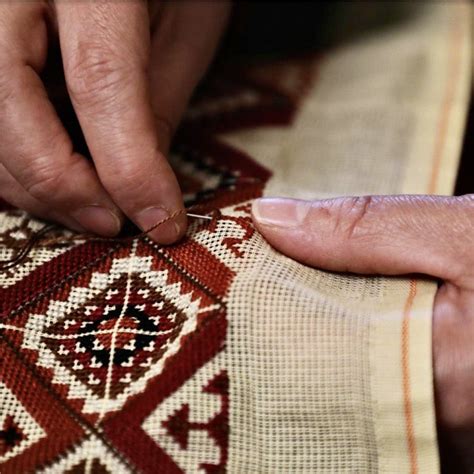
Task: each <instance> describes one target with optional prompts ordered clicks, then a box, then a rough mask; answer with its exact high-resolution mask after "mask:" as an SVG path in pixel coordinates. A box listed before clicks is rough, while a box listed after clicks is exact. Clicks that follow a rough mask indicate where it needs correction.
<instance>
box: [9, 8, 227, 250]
mask: <svg viewBox="0 0 474 474" xmlns="http://www.w3.org/2000/svg"><path fill="white" fill-rule="evenodd" d="M229 11H230V4H229V3H228V2H224V1H222V2H193V1H189V2H187V1H180V2H158V1H155V2H149V5H148V8H147V2H143V1H132V0H130V1H117V2H116V1H113V2H112V1H111V2H94V1H74V2H68V1H64V0H58V1H55V2H52V1H50V2H45V1H31V2H16V1H12V2H2V3H0V104H1V107H0V130H1V139H0V196H1V197H2V198H3V199H5V200H6V201H8V202H9V203H11V204H12V205H14V206H16V207H19V208H22V209H25V210H26V211H28V212H30V213H32V214H35V215H37V216H39V217H42V218H46V219H48V220H54V221H58V222H61V223H62V224H65V225H66V226H68V227H70V228H73V229H76V230H79V231H83V230H87V231H92V232H95V233H98V234H101V235H104V236H113V235H115V234H117V233H118V232H119V230H120V227H121V225H122V222H123V218H124V215H125V216H127V217H129V218H130V219H131V220H132V221H134V222H135V223H136V224H137V225H138V226H139V227H140V228H141V229H146V228H148V227H151V226H152V225H153V224H155V223H156V222H158V221H160V220H162V219H163V218H165V217H167V216H168V215H169V214H171V213H173V212H175V211H177V210H179V209H182V208H183V201H182V196H181V192H180V189H179V186H178V183H177V181H176V178H175V176H174V174H173V171H172V170H171V168H170V166H169V164H168V162H167V160H166V158H165V153H166V152H167V150H168V146H169V142H170V139H171V136H172V133H173V131H174V129H175V128H176V126H177V124H178V121H179V119H180V116H181V114H182V113H183V111H184V109H185V106H186V104H187V102H188V99H189V97H190V95H191V93H192V90H193V89H194V87H195V85H196V84H197V82H198V81H199V80H200V78H201V77H202V75H203V74H204V72H205V70H206V67H207V65H208V63H209V62H210V61H211V58H212V55H213V53H214V50H215V48H216V46H217V44H218V41H219V38H220V35H221V33H222V31H223V29H224V27H225V24H226V21H227V18H228V15H229ZM150 31H151V34H150ZM55 37H58V38H59V41H60V45H61V55H62V62H63V66H64V73H65V78H66V84H67V89H68V92H69V96H70V98H71V102H72V104H73V106H74V109H75V111H76V114H77V116H78V119H79V122H80V125H81V129H82V131H83V133H84V136H85V139H86V142H87V145H88V147H89V150H90V152H91V155H92V158H93V163H91V162H90V161H88V160H86V159H85V158H84V157H83V156H81V155H80V154H79V153H77V152H76V151H75V150H74V149H73V146H72V143H71V139H70V137H69V136H68V134H67V132H66V130H65V129H64V126H63V124H62V123H61V122H60V120H59V118H58V116H57V114H56V111H55V109H54V107H53V105H52V103H51V102H50V100H49V98H48V95H47V93H46V90H45V87H44V84H43V82H42V81H41V79H40V73H41V72H42V70H43V69H44V67H45V63H46V58H47V55H48V50H49V49H50V47H51V45H52V44H53V43H54V40H55ZM58 60H59V58H58ZM185 228H186V217H185V215H184V214H183V215H179V216H178V217H176V218H175V219H174V220H172V221H169V222H167V223H166V224H164V225H162V226H160V227H159V228H157V229H156V230H154V231H153V232H152V233H151V237H152V238H154V239H155V240H156V241H158V242H160V243H171V242H174V241H175V240H176V239H178V238H179V237H180V236H181V235H182V234H183V233H184V231H185Z"/></svg>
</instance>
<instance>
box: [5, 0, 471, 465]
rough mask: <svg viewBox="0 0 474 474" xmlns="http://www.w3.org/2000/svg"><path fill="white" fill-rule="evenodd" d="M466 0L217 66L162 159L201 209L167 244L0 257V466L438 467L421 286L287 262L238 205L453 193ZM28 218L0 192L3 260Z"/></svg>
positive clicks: (462, 112) (428, 300)
mask: <svg viewBox="0 0 474 474" xmlns="http://www.w3.org/2000/svg"><path fill="white" fill-rule="evenodd" d="M471 14H472V7H471V5H470V4H469V3H467V2H450V3H447V2H446V3H445V2H433V3H426V4H424V5H423V6H420V8H418V9H416V11H415V12H414V13H413V15H411V16H410V17H409V18H406V19H404V20H403V21H400V22H399V23H397V24H394V25H392V26H390V27H389V28H386V29H383V30H380V31H377V32H373V33H371V34H368V35H366V36H363V37H360V38H358V39H357V40H355V41H353V42H351V43H350V44H345V45H341V46H340V47H338V48H336V49H334V50H332V51H329V52H327V53H326V54H324V55H318V56H312V55H307V56H304V57H300V58H293V59H287V60H281V61H277V62H269V63H265V64H261V65H258V66H257V65H255V66H252V67H243V66H239V67H227V68H226V69H225V70H222V71H220V72H218V73H216V74H215V75H214V76H212V77H209V78H208V79H207V81H206V84H205V85H204V87H203V88H202V90H201V91H200V93H199V94H198V96H197V97H196V98H195V99H194V101H193V102H192V104H191V105H190V107H189V110H188V112H187V114H186V117H185V119H184V121H183V124H182V127H181V129H180V131H179V132H178V135H177V137H176V143H175V146H174V151H173V153H172V155H171V157H170V160H171V162H172V164H173V167H174V169H175V170H176V173H177V176H178V179H179V181H180V184H181V187H182V189H183V193H184V196H185V201H186V204H187V205H194V204H196V203H198V204H199V206H200V208H199V209H200V211H201V212H204V213H208V214H209V215H210V216H212V220H211V221H207V220H192V222H191V226H190V228H189V230H188V233H187V236H186V238H185V239H184V240H183V241H182V242H180V243H179V244H177V245H174V246H170V247H162V246H159V245H157V244H155V243H153V242H152V241H151V240H149V239H148V238H146V237H145V238H136V239H133V240H130V239H129V240H124V241H104V240H95V239H92V238H91V239H86V240H83V239H82V238H77V239H76V240H72V241H71V240H70V239H71V237H72V236H73V234H72V233H71V232H69V231H66V230H62V229H59V228H57V229H54V231H53V234H54V237H55V239H56V241H55V242H56V243H53V244H52V243H51V241H50V242H49V243H48V242H47V241H46V240H44V239H43V240H41V239H40V240H39V241H38V242H36V244H35V245H34V247H33V248H32V250H31V251H30V252H29V253H28V254H27V255H26V256H25V257H24V258H23V259H22V260H21V261H20V262H19V263H18V264H17V265H15V266H14V267H12V268H9V269H4V270H3V271H2V272H1V273H0V472H2V473H23V472H41V473H63V472H64V473H89V472H94V473H104V472H109V473H122V472H123V473H128V472H143V473H156V472H159V473H179V472H190V473H194V472H204V473H223V472H230V473H288V472H295V473H296V472H299V473H311V472H364V473H365V472H386V473H394V472H397V473H398V472H411V473H416V472H430V473H431V472H436V471H437V470H439V462H438V454H437V440H436V427H435V411H434V403H433V381H432V377H433V370H432V362H431V356H432V351H431V317H432V306H433V298H434V295H435V292H436V284H435V283H434V282H432V281H429V280H426V281H425V280H421V279H409V278H384V277H377V276H375V277H358V276H354V275H341V274H335V273H329V272H324V271H321V270H318V269H312V268H309V267H307V266H304V265H302V264H300V263H297V262H295V261H292V260H291V259H289V258H287V257H285V256H283V255H281V254H279V253H278V252H276V251H275V250H274V249H272V248H271V247H270V246H269V245H268V244H267V243H266V242H265V240H264V239H263V238H262V237H261V236H260V235H259V234H258V232H257V231H256V230H255V228H254V227H253V225H252V222H251V219H250V205H251V201H252V199H254V198H255V197H258V196H260V195H262V194H264V195H285V196H293V197H299V198H323V197H330V196H339V195H358V194H391V193H430V194H450V193H452V191H453V187H454V181H455V176H456V170H457V165H458V160H459V156H460V149H461V142H462V136H463V131H464V123H465V119H466V108H467V103H468V94H469V90H470V77H471V63H470V60H471V40H472V38H471ZM43 226H44V223H42V222H41V221H38V220H36V219H33V218H32V217H30V216H28V215H26V214H25V213H23V212H21V211H19V210H14V209H9V208H8V207H7V206H5V207H4V210H3V211H2V212H1V214H0V260H3V261H5V260H8V259H12V258H14V257H15V256H16V255H18V254H19V253H20V252H21V249H22V248H24V245H25V243H26V242H28V241H29V239H30V238H31V237H32V236H33V235H35V233H37V232H38V231H39V230H40V229H41V228H42V227H43ZM61 238H64V242H63V243H62V244H61ZM393 238H394V239H396V238H397V236H396V235H394V236H393Z"/></svg>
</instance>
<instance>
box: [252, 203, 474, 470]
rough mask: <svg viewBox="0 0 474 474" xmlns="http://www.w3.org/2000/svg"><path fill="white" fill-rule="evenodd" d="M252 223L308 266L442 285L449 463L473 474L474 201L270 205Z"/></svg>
mask: <svg viewBox="0 0 474 474" xmlns="http://www.w3.org/2000/svg"><path fill="white" fill-rule="evenodd" d="M252 212H253V219H254V222H255V225H256V226H257V228H258V229H259V230H260V232H261V233H262V234H263V236H264V237H265V238H266V239H267V240H268V241H269V242H270V244H272V245H273V246H274V247H275V248H276V249H277V250H279V251H281V252H282V253H284V254H286V255H288V256H290V257H292V258H294V259H296V260H299V261H301V262H303V263H305V264H307V265H310V266H314V267H318V268H322V269H327V270H333V271H339V272H352V273H360V274H380V275H407V274H425V275H429V276H431V277H434V278H436V279H437V280H439V282H440V284H439V288H438V292H437V294H436V299H435V304H434V314H433V364H434V381H435V396H436V410H437V422H438V429H439V441H440V451H441V455H442V460H443V461H444V463H445V467H446V469H447V470H449V471H450V472H452V471H454V472H473V471H474V448H473V446H474V403H473V394H474V251H473V250H474V196H473V195H466V196H462V197H441V196H372V197H356V198H338V199H331V200H323V201H313V202H310V201H299V200H291V199H279V198H263V199H260V200H257V201H255V203H254V205H253V211H252Z"/></svg>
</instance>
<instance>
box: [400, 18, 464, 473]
mask: <svg viewBox="0 0 474 474" xmlns="http://www.w3.org/2000/svg"><path fill="white" fill-rule="evenodd" d="M463 13H464V12H461V14H460V15H459V20H460V21H459V22H455V23H454V25H453V29H452V33H451V35H450V50H449V65H448V71H449V77H448V82H447V87H446V93H445V96H444V99H443V103H442V107H441V114H440V117H439V121H438V127H437V134H436V143H435V148H434V155H433V167H432V173H431V178H430V182H429V186H428V193H429V194H433V193H435V192H436V191H437V189H438V178H439V173H440V169H441V161H442V157H443V151H444V148H445V144H446V135H447V131H448V119H449V113H450V109H451V106H452V104H453V101H454V93H455V87H456V85H457V83H458V79H459V74H460V72H461V68H460V64H461V39H462V27H461V23H462V15H463ZM416 292H417V282H416V280H411V281H410V291H409V293H408V297H407V300H406V302H405V307H404V309H403V321H402V334H401V339H402V340H401V346H402V347H401V351H402V387H403V406H404V412H405V430H406V437H407V444H408V454H409V458H410V472H411V474H416V473H417V472H418V459H417V451H416V441H415V432H414V426H413V407H412V403H411V387H410V360H409V359H410V358H409V338H410V315H411V311H412V308H413V302H414V301H415V297H416Z"/></svg>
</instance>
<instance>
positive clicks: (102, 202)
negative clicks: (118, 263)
mask: <svg viewBox="0 0 474 474" xmlns="http://www.w3.org/2000/svg"><path fill="white" fill-rule="evenodd" d="M28 6H29V7H31V8H30V9H28V8H27V7H28ZM37 6H38V4H37V3H27V4H22V3H18V4H16V3H13V4H0V18H2V20H3V21H7V22H9V27H8V28H0V31H1V32H0V44H2V51H3V53H4V54H2V55H1V57H0V70H1V71H2V72H1V73H0V102H1V104H2V107H1V109H0V129H1V130H2V147H1V149H0V162H1V163H2V164H3V165H4V166H5V168H6V169H8V172H9V173H10V174H11V175H12V176H13V177H14V178H15V180H16V181H18V182H19V183H20V185H21V187H22V188H23V189H25V190H26V192H27V193H28V194H30V195H31V196H32V197H33V198H35V199H36V200H38V201H41V202H42V203H44V204H45V205H47V206H49V207H50V208H51V209H54V211H56V212H58V213H59V214H61V215H66V214H68V215H70V216H71V217H72V218H73V219H74V220H76V221H77V222H78V223H79V224H80V225H81V226H82V227H84V228H86V229H88V230H92V231H94V232H97V233H100V234H102V235H115V234H116V233H117V232H118V231H119V228H120V219H119V214H118V213H119V211H118V210H117V209H116V207H115V205H114V203H113V202H112V200H111V199H110V198H109V197H108V194H107V192H106V191H105V190H104V188H103V187H102V185H101V184H100V182H99V180H98V178H97V176H96V174H95V172H94V170H93V168H92V167H91V166H90V164H89V163H88V162H87V161H86V159H85V158H84V157H82V156H80V155H79V154H77V153H74V151H73V148H72V143H71V140H70V139H69V137H68V135H67V133H66V131H65V130H64V128H63V126H62V124H61V122H60V120H59V119H58V117H57V115H56V112H55V110H54V108H53V106H52V104H51V103H50V102H49V100H48V97H47V95H46V92H45V90H44V88H43V84H42V83H41V80H40V78H39V76H38V74H37V71H38V70H39V69H40V68H41V66H42V63H43V62H44V57H43V56H44V55H45V54H46V49H45V48H40V47H39V46H38V44H39V43H41V42H43V43H44V44H46V29H45V27H44V24H42V23H41V17H38V15H39V10H37V9H35V8H36V7H37ZM20 7H21V8H20ZM38 24H39V25H40V26H39V27H36V26H35V25H38ZM29 34H31V40H30V38H29V37H28V40H26V39H25V35H29ZM30 43H31V44H30ZM7 44H8V45H9V47H8V48H7V49H5V48H4V47H3V46H5V45H7Z"/></svg>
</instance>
